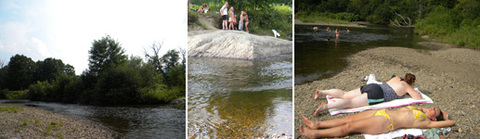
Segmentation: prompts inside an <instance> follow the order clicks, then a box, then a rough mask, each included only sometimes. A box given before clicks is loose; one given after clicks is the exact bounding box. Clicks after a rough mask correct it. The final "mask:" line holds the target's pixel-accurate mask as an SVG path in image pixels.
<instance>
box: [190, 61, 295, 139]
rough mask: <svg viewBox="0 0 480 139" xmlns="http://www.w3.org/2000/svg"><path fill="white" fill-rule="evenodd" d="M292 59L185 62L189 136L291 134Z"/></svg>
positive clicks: (220, 136)
mask: <svg viewBox="0 0 480 139" xmlns="http://www.w3.org/2000/svg"><path fill="white" fill-rule="evenodd" d="M291 61H292V59H291V58H277V59H268V60H260V61H247V60H232V59H218V58H189V59H188V63H189V65H188V86H189V87H188V137H189V138H203V137H213V138H228V137H241V138H251V137H254V136H261V135H263V134H268V135H272V134H277V135H279V134H282V133H285V134H287V135H293V133H292V126H293V125H292V120H293V119H292V116H293V115H292V110H293V108H292V62H291Z"/></svg>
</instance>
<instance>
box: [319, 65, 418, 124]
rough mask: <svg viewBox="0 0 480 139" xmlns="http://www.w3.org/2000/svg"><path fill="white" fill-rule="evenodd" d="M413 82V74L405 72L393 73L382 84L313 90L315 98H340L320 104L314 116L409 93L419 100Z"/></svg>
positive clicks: (375, 102)
mask: <svg viewBox="0 0 480 139" xmlns="http://www.w3.org/2000/svg"><path fill="white" fill-rule="evenodd" d="M414 82H415V75H413V74H410V73H407V74H406V75H405V78H401V77H398V76H395V75H394V76H393V77H392V79H390V80H389V81H388V82H386V83H384V84H367V85H365V86H362V87H360V88H357V89H354V90H351V91H349V92H346V91H343V90H340V89H330V90H317V91H316V92H315V97H314V99H315V100H316V99H317V98H318V96H319V95H330V96H333V97H337V98H342V99H341V100H338V101H335V102H333V103H329V104H324V103H322V104H320V106H319V107H318V108H317V110H315V113H314V115H315V116H316V115H317V113H319V112H321V111H326V110H329V109H333V108H357V107H362V106H368V105H373V104H377V103H382V102H387V101H391V100H394V99H397V98H400V97H402V96H404V95H405V94H409V95H410V96H411V97H412V98H413V99H415V100H420V99H422V95H421V94H420V93H419V92H417V91H415V90H413V88H412V86H411V85H412V84H413V83H414Z"/></svg>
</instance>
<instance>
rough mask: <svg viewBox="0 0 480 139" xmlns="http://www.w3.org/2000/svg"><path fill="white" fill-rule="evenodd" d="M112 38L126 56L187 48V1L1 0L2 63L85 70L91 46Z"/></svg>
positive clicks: (0, 53)
mask: <svg viewBox="0 0 480 139" xmlns="http://www.w3.org/2000/svg"><path fill="white" fill-rule="evenodd" d="M106 35H110V37H112V38H113V39H115V40H117V41H118V42H119V43H120V45H121V47H122V48H123V49H125V54H127V55H128V56H129V57H130V56H138V57H142V58H144V56H145V53H144V52H145V50H146V51H147V52H152V51H151V46H152V44H153V43H155V42H163V46H162V48H161V51H160V53H162V55H163V54H164V53H166V52H167V51H168V50H171V49H177V50H178V49H179V48H182V49H186V46H187V0H140V1H133V0H0V61H4V62H5V65H7V63H8V61H9V60H10V57H12V56H14V55H16V54H23V55H25V56H27V57H30V58H32V60H34V61H35V62H36V61H38V60H44V59H45V58H49V57H52V58H55V59H61V60H62V61H63V63H65V64H70V65H72V66H74V67H75V73H76V74H77V75H79V74H82V72H83V71H84V70H86V69H88V57H89V53H88V51H89V50H90V49H91V47H92V43H93V41H94V40H99V39H101V38H102V37H105V36H106Z"/></svg>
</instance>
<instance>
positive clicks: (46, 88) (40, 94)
mask: <svg viewBox="0 0 480 139" xmlns="http://www.w3.org/2000/svg"><path fill="white" fill-rule="evenodd" d="M51 92H53V86H52V85H51V84H50V83H48V82H47V81H41V82H40V81H37V83H36V84H32V85H30V88H29V91H28V93H27V94H28V98H29V99H30V100H37V101H38V100H44V99H45V98H46V96H47V95H48V94H49V93H51Z"/></svg>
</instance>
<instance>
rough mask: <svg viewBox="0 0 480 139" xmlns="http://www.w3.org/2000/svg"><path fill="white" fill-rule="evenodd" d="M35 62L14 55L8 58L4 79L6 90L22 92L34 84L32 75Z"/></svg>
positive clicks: (22, 56)
mask: <svg viewBox="0 0 480 139" xmlns="http://www.w3.org/2000/svg"><path fill="white" fill-rule="evenodd" d="M35 69H36V68H35V62H34V61H33V60H32V59H31V58H29V57H26V56H24V55H19V54H17V55H15V56H13V57H11V58H10V62H9V63H8V71H7V77H6V84H7V88H8V89H10V90H23V89H27V88H28V86H29V85H30V84H31V83H33V82H34V80H33V73H34V71H35Z"/></svg>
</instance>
